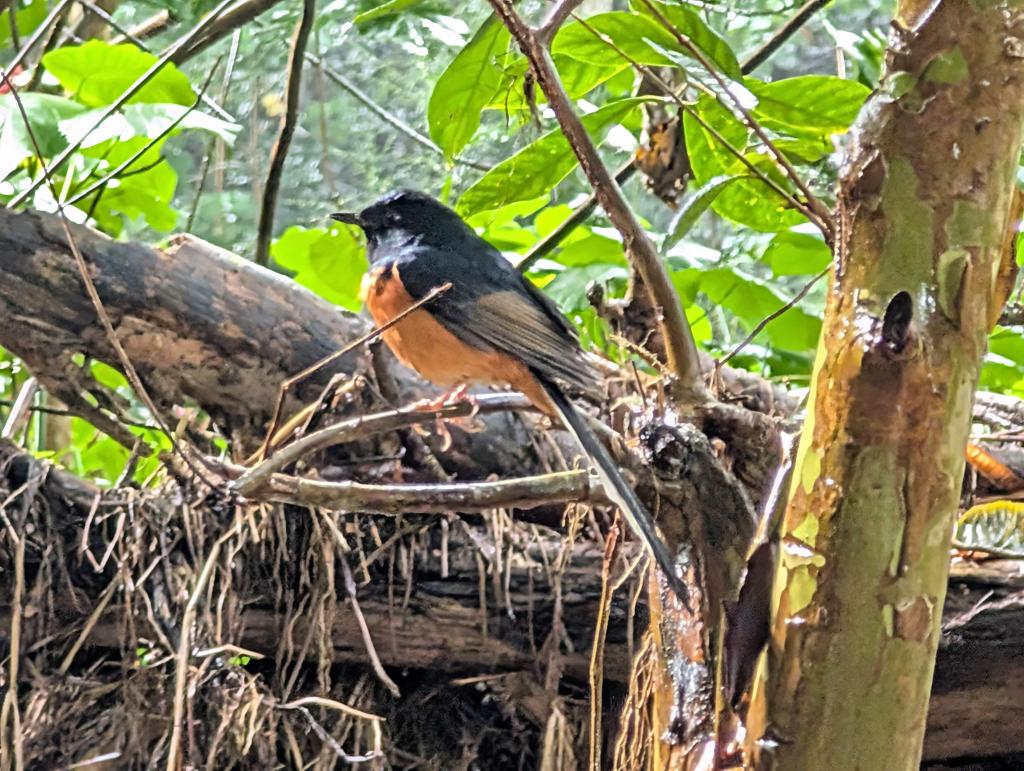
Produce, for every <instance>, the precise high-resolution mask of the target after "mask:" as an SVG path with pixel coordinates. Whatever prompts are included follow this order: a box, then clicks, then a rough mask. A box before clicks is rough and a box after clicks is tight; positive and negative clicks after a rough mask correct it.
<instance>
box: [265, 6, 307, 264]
mask: <svg viewBox="0 0 1024 771" xmlns="http://www.w3.org/2000/svg"><path fill="white" fill-rule="evenodd" d="M315 14H316V0H303V3H302V18H300V19H299V23H298V26H296V28H295V36H294V37H293V38H292V50H291V53H290V55H289V61H288V85H287V87H286V88H285V92H284V101H285V111H284V115H283V116H281V128H280V130H279V132H278V135H277V140H276V141H275V142H274V149H273V150H272V151H271V156H270V170H269V171H268V172H267V183H266V185H265V186H264V188H263V203H262V205H261V206H260V222H259V227H258V229H257V232H256V256H255V257H254V259H255V262H256V264H257V265H263V266H266V265H267V263H268V262H269V260H270V237H271V235H272V234H273V230H274V210H275V209H276V208H277V193H278V191H279V190H280V189H281V174H282V173H283V172H284V162H285V159H286V158H287V157H288V147H289V146H290V145H291V143H292V136H293V135H294V134H295V127H296V126H297V125H298V122H299V96H300V94H301V92H302V62H303V54H305V52H306V43H307V42H308V41H309V33H310V31H311V30H312V29H313V16H314V15H315Z"/></svg>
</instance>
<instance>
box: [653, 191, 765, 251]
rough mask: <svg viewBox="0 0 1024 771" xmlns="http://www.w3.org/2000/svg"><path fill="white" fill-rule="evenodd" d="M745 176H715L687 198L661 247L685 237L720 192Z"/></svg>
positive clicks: (673, 244) (674, 243)
mask: <svg viewBox="0 0 1024 771" xmlns="http://www.w3.org/2000/svg"><path fill="white" fill-rule="evenodd" d="M745 178H746V177H725V176H722V177H713V178H712V179H710V180H708V182H707V183H705V184H704V186H703V187H701V188H700V190H697V191H695V192H694V194H693V195H691V196H690V197H689V198H688V199H686V202H685V203H684V204H683V206H682V208H681V209H680V210H679V211H678V212H676V215H675V217H673V218H672V222H671V224H670V225H669V226H668V235H666V236H665V242H664V243H663V244H662V247H661V248H662V250H667V249H671V248H672V247H673V246H675V245H676V244H677V243H679V241H680V240H682V239H683V238H685V237H686V234H687V233H689V232H690V229H691V228H693V226H694V225H696V224H697V220H699V219H700V217H701V215H702V214H704V212H706V211H707V210H708V209H709V208H711V204H713V203H714V202H715V199H716V198H718V196H719V194H720V193H722V192H723V191H724V190H725V189H726V188H728V187H729V186H730V185H732V184H734V183H736V182H738V181H740V180H741V179H745Z"/></svg>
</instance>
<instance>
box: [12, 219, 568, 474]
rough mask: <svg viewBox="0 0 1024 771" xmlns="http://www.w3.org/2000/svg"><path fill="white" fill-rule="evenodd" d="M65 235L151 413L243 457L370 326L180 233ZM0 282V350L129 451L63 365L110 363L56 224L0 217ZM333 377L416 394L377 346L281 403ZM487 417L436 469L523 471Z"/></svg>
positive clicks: (500, 422) (93, 389)
mask: <svg viewBox="0 0 1024 771" xmlns="http://www.w3.org/2000/svg"><path fill="white" fill-rule="evenodd" d="M73 232H74V234H75V239H76V241H77V243H78V246H79V248H80V249H81V250H82V252H83V254H84V255H85V258H86V261H87V263H88V264H89V265H90V267H91V270H92V278H93V281H94V282H95V284H96V288H97V291H98V292H99V295H100V298H101V299H102V301H103V303H104V305H105V307H106V309H107V312H108V313H109V315H110V317H111V321H112V322H113V325H114V329H115V330H116V331H117V333H118V335H119V336H120V339H121V341H122V343H123V345H124V347H125V349H126V350H127V352H128V354H129V356H130V357H131V360H132V362H133V364H134V365H135V367H136V369H137V370H138V371H139V375H140V376H141V378H142V380H143V383H144V384H145V385H146V388H147V389H148V390H149V392H150V395H151V396H152V397H153V399H154V400H155V402H156V404H157V406H158V407H159V408H160V409H162V410H164V411H165V415H166V414H169V411H170V410H171V408H172V407H173V406H174V405H190V404H195V405H198V406H199V407H201V408H202V409H203V410H205V411H206V412H207V413H209V414H210V415H211V417H213V418H214V420H215V421H216V423H217V425H218V426H219V427H220V429H221V430H222V431H224V432H225V433H227V434H228V435H229V436H230V437H231V438H232V439H233V440H235V443H236V444H235V446H236V449H238V450H241V451H242V452H243V453H244V452H247V451H248V450H251V449H253V448H254V447H255V445H256V444H258V442H259V441H261V440H262V438H263V432H264V431H265V430H266V428H267V423H268V422H269V420H270V416H271V413H272V412H273V409H274V404H275V401H276V399H277V393H278V388H279V387H280V385H281V383H282V382H283V381H284V380H286V379H287V378H289V377H291V376H292V375H295V374H296V373H298V372H301V371H302V370H304V369H305V368H307V367H309V366H310V365H312V364H314V363H315V362H317V361H319V360H320V359H322V358H324V357H325V356H328V355H329V354H332V353H334V352H335V351H338V350H339V349H341V348H342V347H343V346H345V345H346V344H347V343H349V342H350V341H352V340H354V339H355V338H357V337H359V336H360V335H363V334H365V333H366V332H368V331H369V330H370V326H369V324H368V323H367V322H366V321H365V320H364V319H362V318H359V317H357V316H354V315H353V314H350V313H347V312H346V311H343V310H341V309H339V308H338V307H337V306H334V305H331V304H330V303H328V302H327V301H325V300H323V299H321V298H319V297H317V296H316V295H314V294H313V293H312V292H310V291H308V290H306V289H304V288H303V287H301V286H299V285H297V284H296V283H295V282H294V281H291V280H289V279H288V278H287V277H285V276H282V275H280V274H277V273H274V272H273V271H270V270H266V269H264V268H260V267H259V266H257V265H254V264H253V263H251V262H249V261H247V260H244V259H242V258H240V257H238V256H236V255H234V254H231V253H230V252H226V251H224V250H222V249H218V248H217V247H215V246H213V245H211V244H208V243H206V242H204V241H200V240H198V239H194V238H191V237H189V236H181V237H177V238H176V239H174V240H173V241H172V243H171V245H170V247H169V248H167V249H165V250H163V251H159V250H154V249H149V248H147V247H145V246H140V245H138V244H131V243H123V242H116V241H112V240H110V239H108V238H106V237H104V236H102V235H101V234H99V233H97V232H96V231H94V230H91V229H89V228H84V227H73ZM0 275H2V276H3V281H0V346H2V347H4V348H6V349H7V350H9V351H10V352H11V353H13V354H15V355H16V356H18V357H19V358H21V359H22V360H23V361H24V362H25V363H26V364H27V365H28V367H29V368H30V369H31V370H32V372H33V373H34V374H36V375H37V376H38V377H39V378H40V381H41V383H42V384H43V386H44V387H45V388H46V389H47V390H48V391H49V392H50V393H51V394H53V395H54V396H57V397H58V398H59V399H61V400H62V401H64V402H65V403H66V404H68V406H69V407H70V408H71V409H73V410H75V411H77V412H78V413H79V414H82V415H83V416H84V417H86V418H88V419H89V420H91V421H93V423H94V424H95V425H97V427H99V428H102V429H103V430H105V431H107V432H108V433H110V434H111V435H112V436H114V437H115V438H119V439H121V440H123V441H124V442H125V443H126V444H128V445H129V446H130V445H131V443H132V442H133V441H134V437H133V436H132V435H131V434H129V433H128V432H127V431H125V430H124V429H123V428H122V427H121V426H120V425H119V424H118V423H117V421H116V420H114V419H112V418H111V417H110V416H109V415H108V414H107V413H104V412H101V411H100V410H98V409H96V408H94V407H93V406H92V404H93V402H92V400H93V399H95V401H96V402H98V404H99V405H100V406H101V407H110V408H113V409H114V410H116V407H117V404H116V397H115V396H113V395H112V394H111V393H110V392H108V391H106V389H104V388H103V387H102V386H100V384H98V383H97V382H95V381H94V380H93V378H92V377H91V375H90V373H89V370H88V368H87V367H80V366H78V365H77V364H76V363H75V358H74V357H75V355H76V354H81V355H84V356H86V357H87V358H89V359H95V360H98V361H102V362H104V363H106V364H109V365H110V366H113V367H115V368H119V363H118V361H117V357H116V355H115V353H114V350H113V348H112V347H111V346H110V343H109V342H108V341H107V339H106V337H105V335H104V333H103V329H102V327H101V326H100V324H99V322H98V320H97V319H96V315H95V313H94V311H93V308H92V305H91V304H90V303H89V300H88V298H87V297H86V295H85V292H84V289H83V287H82V282H81V279H80V277H79V275H78V272H77V270H76V267H75V263H74V259H73V257H72V255H71V253H70V251H69V248H68V245H67V239H66V237H65V235H64V230H63V227H62V226H61V224H60V221H59V220H58V219H57V218H55V217H53V216H51V215H44V214H36V213H31V212H29V213H18V212H12V211H9V210H6V209H0ZM335 373H338V374H341V375H346V376H350V377H352V376H355V375H359V374H361V375H364V376H366V377H367V379H368V380H369V381H371V383H372V384H373V385H374V386H375V387H374V388H371V389H370V391H372V392H374V394H373V395H372V396H370V397H369V399H370V402H371V403H372V401H373V400H374V399H376V400H377V402H378V406H380V401H385V402H391V401H394V402H399V401H402V400H404V399H405V398H406V397H408V396H409V395H410V394H412V393H419V394H420V395H422V394H423V391H424V389H425V388H427V387H426V386H425V385H424V384H423V383H422V382H421V381H419V380H418V379H416V378H414V377H413V376H412V374H411V373H409V372H408V371H407V370H405V369H404V368H402V367H401V366H398V365H396V364H395V362H394V359H393V358H392V357H391V356H390V355H389V354H388V353H387V352H386V351H385V350H382V349H379V348H378V349H377V350H375V351H374V352H373V354H372V356H371V354H370V353H369V352H368V349H366V348H363V349H360V350H355V351H352V352H351V353H349V354H347V355H346V356H345V357H344V358H342V359H340V360H338V361H337V362H335V363H334V364H333V365H331V366H329V367H326V368H324V369H322V370H321V371H319V372H318V373H316V374H315V375H313V376H312V377H310V378H309V379H308V380H306V381H303V382H302V383H300V384H298V385H297V386H296V387H295V389H294V390H293V392H292V398H291V399H290V400H289V401H288V403H287V407H288V409H289V410H294V409H296V408H297V407H298V406H300V405H302V404H308V403H310V402H312V401H314V400H315V399H316V398H317V396H318V395H319V394H320V392H321V390H322V389H323V388H324V386H326V385H327V383H328V381H329V380H330V378H331V376H332V375H333V374H335ZM87 397H91V398H87ZM367 404H368V403H367V402H366V399H364V403H363V405H362V406H363V407H364V408H365V407H366V406H367ZM486 420H487V422H488V425H489V426H490V427H491V428H492V430H490V431H485V432H478V433H473V434H465V433H462V432H459V431H456V432H454V433H455V437H456V444H455V447H454V448H453V451H452V452H449V453H445V455H444V458H445V471H447V472H448V473H451V474H462V473H465V474H467V475H468V478H473V473H474V472H479V470H480V469H481V468H485V469H486V468H507V469H509V470H512V471H514V472H527V473H528V472H529V471H531V470H533V471H535V470H536V469H537V460H536V458H535V457H534V453H533V452H532V447H531V444H530V440H529V438H528V434H527V433H526V432H525V431H524V430H523V423H522V421H521V420H520V419H518V418H517V417H515V416H512V415H509V414H501V415H494V416H488V417H487V419H486ZM510 438H511V441H510ZM565 446H566V447H567V448H570V447H571V445H569V444H566V445H565Z"/></svg>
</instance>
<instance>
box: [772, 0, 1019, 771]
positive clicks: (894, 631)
mask: <svg viewBox="0 0 1024 771" xmlns="http://www.w3.org/2000/svg"><path fill="white" fill-rule="evenodd" d="M1022 36H1024V20H1022V18H1021V13H1020V12H1019V11H1018V10H1016V9H1015V8H1014V7H1012V5H1011V4H1008V3H1005V2H981V3H974V2H967V0H944V1H942V2H938V3H922V2H918V1H917V0H913V1H911V0H905V1H904V2H901V3H900V4H899V7H898V9H897V14H896V22H895V32H894V41H893V45H892V47H891V49H890V54H889V61H888V74H887V76H886V78H885V80H884V82H883V87H882V89H881V90H880V92H879V93H877V94H876V95H875V96H874V97H873V98H872V99H871V100H870V101H869V103H868V104H867V105H866V106H865V108H864V110H863V111H862V113H861V117H860V119H859V121H858V122H857V124H856V125H855V127H854V129H853V130H852V131H851V134H850V141H851V146H850V148H849V150H848V153H847V158H848V161H847V163H846V164H845V167H844V169H843V173H842V179H841V188H840V196H839V211H838V218H839V223H840V229H839V234H840V235H839V242H838V244H837V251H836V259H835V264H834V275H833V277H832V284H831V291H830V293H829V301H828V307H827V310H826V315H825V324H824V329H823V333H822V339H821V343H820V347H819V352H818V358H817V362H816V364H815V368H814V375H813V378H812V394H811V403H812V404H813V409H812V411H811V412H810V414H809V415H808V418H807V420H806V422H805V425H804V429H803V434H802V437H801V443H800V447H799V451H798V454H797V457H796V465H795V472H794V477H793V483H792V488H791V491H790V501H789V506H788V509H787V512H786V516H785V521H784V525H783V534H782V536H783V541H782V542H783V554H782V559H781V565H780V567H779V570H778V573H777V577H776V586H775V597H774V605H775V608H774V610H775V616H774V622H773V636H772V643H771V650H770V656H769V664H768V671H769V674H768V681H767V685H766V690H765V693H766V699H767V704H766V706H767V716H766V719H767V728H766V730H765V734H764V735H765V738H766V739H769V740H771V741H768V742H764V743H762V745H761V747H762V748H765V749H762V750H761V751H760V757H759V767H764V768H767V767H772V766H774V767H778V768H782V769H807V768H822V767H828V768H830V769H835V770H838V769H879V768H886V769H912V768H916V767H917V765H918V762H919V760H920V757H921V742H922V738H923V736H924V733H925V722H926V715H927V705H928V695H929V686H930V684H931V678H932V672H933V665H934V662H935V652H936V647H937V645H938V643H939V638H940V623H941V619H942V614H941V612H940V611H941V608H942V607H943V598H944V596H945V592H946V581H947V574H948V570H949V556H948V554H949V553H948V548H949V543H950V536H951V523H952V516H953V513H954V512H955V510H956V508H957V502H958V497H959V491H960V480H961V478H962V473H963V465H964V454H963V449H964V444H965V440H966V436H967V431H968V428H969V425H970V419H971V399H972V395H973V391H974V387H975V385H976V382H977V375H978V368H979V365H980V362H981V358H982V356H983V354H984V352H985V341H986V335H987V332H988V331H989V328H990V326H991V323H990V320H991V319H993V318H995V314H998V307H996V306H997V305H1001V300H1003V299H1005V297H999V296H998V295H999V294H1000V292H999V287H998V286H997V280H998V276H999V269H1000V261H1001V257H1002V258H1003V259H1012V254H1006V255H1001V248H1000V245H1001V244H1002V242H1003V236H1004V231H1005V229H1006V228H1007V225H1008V219H1009V214H1008V212H1009V209H1010V201H1011V194H1012V191H1013V186H1014V175H1015V172H1016V169H1017V162H1018V158H1019V154H1020V146H1021V120H1022V115H1024V83H1022V80H1021V76H1022V73H1024V69H1022V64H1024V60H1022V56H1024V45H1022V43H1021V38H1022ZM759 707H760V704H758V703H755V709H754V710H753V714H757V711H758V708H759Z"/></svg>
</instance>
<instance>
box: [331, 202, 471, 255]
mask: <svg viewBox="0 0 1024 771" xmlns="http://www.w3.org/2000/svg"><path fill="white" fill-rule="evenodd" d="M331 219H334V220H337V221H338V222H345V223H348V224H350V225H358V226H359V227H361V228H362V229H363V230H364V231H365V232H366V238H367V241H369V244H370V247H371V249H372V248H373V247H375V246H376V245H377V244H379V243H381V242H382V241H385V240H387V239H388V237H389V236H398V237H399V238H405V237H412V238H417V240H418V241H419V242H420V243H425V244H428V245H438V246H443V245H448V246H450V245H452V243H453V242H457V241H460V240H462V239H464V238H466V236H467V235H469V236H471V237H475V236H476V234H475V233H474V232H473V230H472V229H471V228H470V227H469V226H468V225H467V224H466V223H465V222H463V221H462V218H461V217H459V215H458V214H456V213H455V212H454V211H453V210H452V209H450V208H449V207H447V206H445V205H444V204H443V203H441V202H440V201H438V200H437V199H435V198H431V197H430V196H429V195H427V194H426V193H420V192H417V191H415V190H397V191H395V192H393V193H388V194H387V195H386V196H384V197H383V198H380V199H379V200H377V201H375V202H374V203H372V204H370V205H369V206H367V207H366V208H365V209H363V210H362V211H360V212H337V213H335V214H332V215H331Z"/></svg>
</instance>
